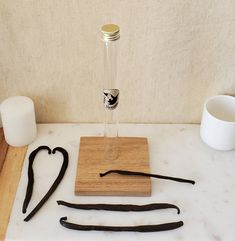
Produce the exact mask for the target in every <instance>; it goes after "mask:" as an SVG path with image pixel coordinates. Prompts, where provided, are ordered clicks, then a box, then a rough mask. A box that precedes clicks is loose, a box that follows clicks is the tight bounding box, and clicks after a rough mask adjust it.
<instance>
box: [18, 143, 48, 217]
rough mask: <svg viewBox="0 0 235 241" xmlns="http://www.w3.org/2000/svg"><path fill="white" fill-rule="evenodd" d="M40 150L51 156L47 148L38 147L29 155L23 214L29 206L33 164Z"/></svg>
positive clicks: (32, 182)
mask: <svg viewBox="0 0 235 241" xmlns="http://www.w3.org/2000/svg"><path fill="white" fill-rule="evenodd" d="M41 150H47V151H48V154H51V149H50V148H49V147H48V146H39V147H38V148H37V149H35V150H34V151H32V152H31V154H30V155H29V166H28V185H27V190H26V195H25V199H24V203H23V208H22V212H23V213H26V211H27V207H28V205H29V202H30V200H31V197H32V194H33V184H34V172H33V162H34V159H35V157H36V155H37V154H38V152H39V151H41Z"/></svg>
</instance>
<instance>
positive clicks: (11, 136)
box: [0, 96, 37, 146]
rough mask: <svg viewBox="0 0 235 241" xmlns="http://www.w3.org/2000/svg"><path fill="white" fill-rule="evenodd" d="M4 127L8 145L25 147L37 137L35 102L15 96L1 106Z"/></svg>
mask: <svg viewBox="0 0 235 241" xmlns="http://www.w3.org/2000/svg"><path fill="white" fill-rule="evenodd" d="M0 111H1V116H2V126H3V131H4V135H5V139H6V141H7V143H8V144H9V145H11V146H25V145H28V144H30V143H31V142H33V140H34V139H35V138H36V135H37V127H36V120H35V111H34V104H33V101H32V100H31V99H30V98H28V97H25V96H14V97H10V98H8V99H6V100H4V101H3V102H2V104H1V108H0Z"/></svg>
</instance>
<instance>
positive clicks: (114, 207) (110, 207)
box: [57, 200, 180, 214]
mask: <svg viewBox="0 0 235 241" xmlns="http://www.w3.org/2000/svg"><path fill="white" fill-rule="evenodd" d="M57 203H58V205H63V206H66V207H69V208H75V209H83V210H107V211H121V212H129V211H130V212H144V211H152V210H159V209H168V208H174V209H176V210H177V213H178V214H180V209H179V208H178V207H177V206H175V205H173V204H170V203H151V204H146V205H133V204H74V203H68V202H65V201H62V200H59V201H57Z"/></svg>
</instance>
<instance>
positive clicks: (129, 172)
mask: <svg viewBox="0 0 235 241" xmlns="http://www.w3.org/2000/svg"><path fill="white" fill-rule="evenodd" d="M111 173H117V174H121V175H128V176H143V177H154V178H159V179H166V180H171V181H175V182H184V183H190V184H193V185H194V184H195V181H193V180H188V179H183V178H178V177H170V176H163V175H158V174H151V173H145V172H134V171H127V170H109V171H107V172H104V173H100V177H104V176H106V175H109V174H111Z"/></svg>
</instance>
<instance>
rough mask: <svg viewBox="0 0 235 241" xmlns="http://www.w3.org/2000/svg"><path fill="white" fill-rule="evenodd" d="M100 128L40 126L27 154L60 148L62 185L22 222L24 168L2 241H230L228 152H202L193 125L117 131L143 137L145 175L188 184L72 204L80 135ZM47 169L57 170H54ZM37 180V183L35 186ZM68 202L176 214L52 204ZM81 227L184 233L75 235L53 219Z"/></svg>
mask: <svg viewBox="0 0 235 241" xmlns="http://www.w3.org/2000/svg"><path fill="white" fill-rule="evenodd" d="M101 133H102V125H95V124H80V125H79V124H76V125H75V124H43V125H39V126H38V138H37V139H36V141H35V142H34V143H33V144H31V145H30V146H29V149H28V152H27V155H26V160H27V159H28V155H29V153H30V152H31V151H32V150H33V149H35V148H37V147H38V146H39V145H49V146H50V147H51V148H54V147H56V146H62V147H64V148H66V149H67V150H68V152H69V156H70V163H69V167H68V170H67V172H66V175H65V178H64V180H63V181H62V183H61V185H60V186H59V187H58V189H57V190H56V191H55V193H54V195H53V196H52V197H51V198H50V199H49V201H48V202H47V203H46V204H45V205H44V206H43V208H42V209H41V210H40V211H39V212H38V213H37V214H36V216H35V217H34V218H33V219H32V220H31V221H29V222H28V223H25V222H24V221H23V218H24V215H23V214H22V213H21V208H22V203H23V199H24V195H25V189H26V185H27V165H28V161H25V163H24V166H23V171H22V176H21V180H20V183H19V186H18V191H17V194H16V199H15V203H14V206H13V211H12V215H11V219H10V222H9V226H8V231H7V235H6V240H7V241H13V240H17V241H34V240H37V241H39V240H40V241H41V240H45V241H49V240H50V241H52V240H61V241H62V240H70V241H72V240H83V241H86V240H87V241H88V240H89V241H90V240H92V241H94V240H97V241H98V240H102V241H105V240H109V241H110V240H112V241H118V240H120V241H121V240H128V241H131V240H144V241H148V240H154V241H155V240H161V241H177V240H182V241H232V240H235V212H234V210H233V208H234V204H235V176H234V172H235V151H230V152H219V151H215V150H213V149H211V148H209V147H208V146H206V145H205V144H204V143H203V142H202V141H201V139H200V137H199V126H198V125H143V124H141V125H139V124H138V125H133V124H128V125H124V124H123V125H120V135H121V136H145V137H148V142H149V155H150V165H151V171H152V172H153V173H159V174H166V175H172V176H178V177H183V178H190V179H194V180H195V181H196V185H194V186H192V185H190V184H180V183H176V182H172V181H166V180H156V179H155V180H152V185H153V187H152V188H153V192H152V196H151V197H76V196H74V193H73V188H74V180H75V172H76V165H77V158H78V147H79V138H80V136H85V135H87V136H89V135H101ZM55 162H57V163H58V165H57V167H56V164H55ZM61 162H62V158H61V157H60V154H57V155H54V156H52V155H51V156H48V155H47V154H46V153H43V152H42V153H40V154H39V155H38V156H37V158H36V160H35V165H34V169H35V170H36V173H35V180H36V181H35V186H34V188H35V189H34V193H33V197H32V200H31V202H30V204H29V207H28V213H29V212H30V210H32V208H33V207H34V206H35V204H36V203H37V202H38V201H39V199H40V198H41V197H42V195H43V194H44V192H45V191H46V190H47V189H48V187H49V185H50V184H51V182H52V180H53V179H54V178H55V175H56V174H57V173H58V170H59V168H60V164H61ZM38 180H39V181H38ZM58 199H64V200H67V201H71V202H76V203H98V202H105V203H133V204H144V203H150V202H169V203H173V204H176V205H178V206H179V207H180V209H181V214H180V215H177V214H176V211H175V210H161V211H152V212H145V213H128V214H127V213H115V212H104V211H82V210H73V209H69V208H66V207H62V206H57V204H56V200H58ZM62 216H68V220H69V221H72V222H77V223H81V224H98V225H139V224H154V223H155V224H158V223H162V222H172V221H178V220H182V221H184V226H183V227H182V228H179V229H177V230H173V231H167V232H160V233H112V232H96V231H92V232H83V231H73V230H68V229H65V228H63V227H62V226H61V225H60V224H59V218H60V217H62Z"/></svg>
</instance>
